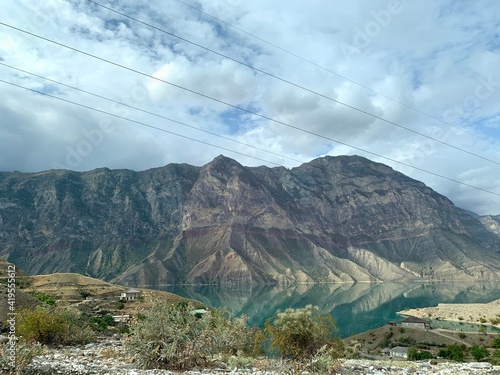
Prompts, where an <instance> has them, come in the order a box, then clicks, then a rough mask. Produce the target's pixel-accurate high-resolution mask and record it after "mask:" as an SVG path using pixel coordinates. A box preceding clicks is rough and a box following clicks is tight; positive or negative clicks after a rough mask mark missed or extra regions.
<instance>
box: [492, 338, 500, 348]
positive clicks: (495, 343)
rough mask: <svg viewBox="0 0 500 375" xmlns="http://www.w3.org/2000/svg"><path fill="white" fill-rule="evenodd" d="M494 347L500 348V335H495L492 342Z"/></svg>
mask: <svg viewBox="0 0 500 375" xmlns="http://www.w3.org/2000/svg"><path fill="white" fill-rule="evenodd" d="M491 347H492V348H500V337H495V338H494V339H493V341H492V342H491Z"/></svg>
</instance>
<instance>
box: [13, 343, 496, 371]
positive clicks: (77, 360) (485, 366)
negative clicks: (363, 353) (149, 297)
mask: <svg viewBox="0 0 500 375" xmlns="http://www.w3.org/2000/svg"><path fill="white" fill-rule="evenodd" d="M282 373H283V372H282V371H269V370H265V369H258V368H253V369H241V370H239V369H233V370H229V369H211V370H203V369H200V370H192V371H188V372H184V374H193V375H194V374H235V375H236V374H261V375H266V374H269V375H274V374H282ZM306 373H307V372H304V374H306ZM338 373H339V374H345V375H382V374H392V375H399V374H405V375H406V374H408V375H409V374H413V375H418V374H442V375H445V374H453V375H465V374H478V375H483V374H484V375H486V374H500V367H499V366H496V367H495V366H492V365H490V364H489V363H448V362H442V363H438V364H435V365H431V364H429V363H428V362H420V363H418V362H407V361H392V360H391V361H389V360H388V361H371V360H352V359H349V360H342V361H341V367H340V369H339V372H338ZM22 374H23V375H53V374H64V375H145V374H149V375H167V374H178V373H177V372H172V371H167V370H140V369H138V368H137V366H136V364H134V363H133V362H132V358H130V357H129V356H128V355H127V354H126V352H125V350H124V348H123V347H122V346H121V343H120V342H119V341H107V342H103V343H98V344H88V345H86V346H84V347H67V348H61V349H51V350H48V351H47V352H46V353H45V354H44V355H41V356H38V357H36V358H35V359H34V361H33V363H32V364H30V365H29V366H28V367H27V368H26V369H25V370H24V371H23V372H22Z"/></svg>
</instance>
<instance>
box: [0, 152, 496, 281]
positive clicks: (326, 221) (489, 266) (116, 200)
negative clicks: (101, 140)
mask: <svg viewBox="0 0 500 375" xmlns="http://www.w3.org/2000/svg"><path fill="white" fill-rule="evenodd" d="M481 221H483V222H481ZM496 223H498V220H497V218H496V217H489V218H485V219H484V218H483V219H482V218H479V217H477V216H475V215H472V214H470V213H468V212H466V211H464V210H460V209H458V208H457V207H455V206H454V205H453V203H452V202H451V201H450V200H449V199H447V198H446V197H444V196H442V195H440V194H437V193H436V192H435V191H433V190H432V189H430V188H429V187H427V186H425V185H424V184H423V183H421V182H419V181H416V180H413V179H411V178H409V177H407V176H405V175H403V174H401V173H399V172H396V171H394V170H393V169H392V168H390V167H388V166H385V165H383V164H380V163H374V162H372V161H370V160H368V159H365V158H362V157H359V156H340V157H330V156H327V157H323V158H319V159H315V160H313V161H311V162H309V163H305V164H302V165H300V166H298V167H295V168H292V169H286V168H283V167H277V168H269V167H245V166H243V165H241V164H239V163H238V162H236V161H235V160H232V159H230V158H227V157H225V156H222V155H220V156H218V157H217V158H215V159H214V160H213V161H211V162H210V163H208V164H206V165H204V166H203V167H195V166H190V165H187V164H170V165H167V166H165V167H161V168H155V169H151V170H147V171H142V172H134V171H130V170H109V169H97V170H94V171H90V172H83V173H77V172H70V171H63V170H57V171H46V172H41V173H34V174H29V173H27V174H26V173H25V174H20V173H1V174H0V256H2V257H4V258H6V259H9V260H10V261H13V262H15V263H17V264H19V265H20V266H21V267H23V268H24V269H26V270H27V271H28V272H32V273H49V272H79V273H82V274H87V275H90V276H93V277H98V278H103V279H108V280H109V279H113V278H114V279H116V281H119V282H122V283H130V284H136V285H138V284H158V283H230V284H242V283H244V284H248V283H250V284H252V283H263V282H265V283H269V282H274V283H295V282H337V281H342V282H353V281H380V280H441V279H453V280H492V279H499V278H500V237H499V236H498V235H496V234H495V233H494V231H491V228H493V227H494V225H496ZM487 226H488V227H487Z"/></svg>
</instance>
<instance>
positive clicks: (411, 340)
mask: <svg viewBox="0 0 500 375" xmlns="http://www.w3.org/2000/svg"><path fill="white" fill-rule="evenodd" d="M399 342H400V343H401V344H402V345H404V346H408V345H413V344H415V339H414V338H412V337H411V336H401V338H400V339H399Z"/></svg>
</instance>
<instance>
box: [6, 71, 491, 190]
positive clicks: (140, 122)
mask: <svg viewBox="0 0 500 375" xmlns="http://www.w3.org/2000/svg"><path fill="white" fill-rule="evenodd" d="M0 82H3V83H5V84H8V85H11V86H15V87H18V88H21V89H24V90H28V91H31V92H34V93H36V94H40V95H43V96H47V97H49V98H52V99H56V100H60V101H62V102H65V103H69V104H72V105H76V106H78V107H82V108H85V109H89V110H91V111H95V112H99V113H102V114H105V115H108V116H112V117H115V118H118V119H121V120H125V121H129V122H132V123H134V124H138V125H141V126H144V127H147V128H151V129H155V130H159V131H161V132H164V133H168V134H172V135H175V136H178V137H181V138H185V139H188V140H190V141H193V142H198V143H202V144H205V145H208V146H212V147H216V148H219V149H221V150H224V151H229V152H232V153H234V154H238V155H243V156H247V157H250V158H253V159H256V160H259V161H262V162H264V163H269V164H273V165H277V166H281V164H279V163H275V162H273V161H269V160H265V159H261V158H258V157H256V156H252V155H248V154H245V153H243V152H239V151H235V150H231V149H229V148H226V147H222V146H217V145H214V144H212V143H209V142H205V141H202V140H199V139H196V138H193V137H188V136H186V135H182V134H179V133H175V132H173V131H170V130H166V129H163V128H160V127H158V126H154V125H150V124H147V123H145V122H142V121H137V120H133V119H131V118H128V117H125V116H120V115H117V114H114V113H111V112H108V111H104V110H101V109H97V108H94V107H90V106H88V105H85V104H81V103H77V102H74V101H71V100H69V99H64V98H61V97H58V96H55V95H51V94H48V93H46V92H43V91H39V90H35V89H32V88H29V87H25V86H21V85H18V84H16V83H12V82H8V81H4V80H3V79H0ZM499 196H500V194H499Z"/></svg>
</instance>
